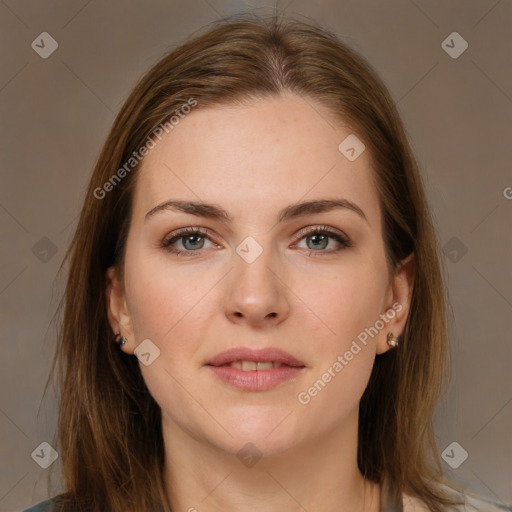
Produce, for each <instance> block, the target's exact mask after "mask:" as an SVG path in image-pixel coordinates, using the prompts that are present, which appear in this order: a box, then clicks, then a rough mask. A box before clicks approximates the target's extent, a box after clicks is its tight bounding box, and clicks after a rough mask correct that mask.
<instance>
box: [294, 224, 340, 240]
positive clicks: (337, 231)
mask: <svg viewBox="0 0 512 512" xmlns="http://www.w3.org/2000/svg"><path fill="white" fill-rule="evenodd" d="M317 231H318V232H325V233H328V234H336V235H338V236H340V237H341V238H343V239H344V240H346V241H347V242H349V241H350V238H349V237H348V236H347V235H346V234H345V233H344V232H343V231H341V229H337V228H333V227H332V226H325V225H319V224H312V225H310V226H305V227H303V228H301V229H300V230H299V231H297V233H296V234H295V238H296V239H301V238H302V237H304V236H305V235H308V234H310V233H311V232H317Z"/></svg>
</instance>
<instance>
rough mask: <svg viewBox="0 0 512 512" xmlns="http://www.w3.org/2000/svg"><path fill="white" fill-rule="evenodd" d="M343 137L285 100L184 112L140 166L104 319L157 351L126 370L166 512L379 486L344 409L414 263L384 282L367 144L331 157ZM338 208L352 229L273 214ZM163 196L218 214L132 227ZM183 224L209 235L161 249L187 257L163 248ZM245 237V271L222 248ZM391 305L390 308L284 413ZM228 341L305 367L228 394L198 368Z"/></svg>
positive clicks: (313, 502) (362, 503) (349, 495)
mask: <svg viewBox="0 0 512 512" xmlns="http://www.w3.org/2000/svg"><path fill="white" fill-rule="evenodd" d="M313 107H314V108H313ZM324 113H325V112H324ZM350 133H351V131H350V130H349V129H348V128H347V127H345V126H343V125H342V124H341V123H339V125H336V126H334V125H333V124H332V122H327V117H326V115H323V114H322V108H321V107H320V105H318V104H315V102H314V101H313V100H311V99H308V100H307V101H305V99H302V98H300V97H299V96H296V95H294V94H291V93H289V94H285V95H283V96H281V97H279V98H272V99H264V100H263V99H259V100H253V101H252V102H251V103H250V104H248V105H245V106H240V105H238V106H215V107H208V108H204V109H197V110H193V111H192V112H191V113H190V114H188V115H187V116H186V117H185V118H184V119H183V120H182V121H181V122H180V124H179V125H178V126H177V127H175V129H174V130H173V131H172V132H171V133H170V134H169V135H167V136H166V137H165V138H164V139H163V140H162V141H161V142H159V143H158V144H157V146H156V147H155V148H154V149H152V151H151V152H150V153H149V155H148V156H147V157H146V158H145V160H144V162H143V166H142V169H141V171H140V175H139V177H138V182H137V185H136V188H135V193H134V198H133V201H134V202H133V212H132V218H131V226H130V230H129V234H128V239H127V247H126V259H125V266H124V281H123V282H122V281H121V279H120V278H119V274H118V273H117V272H116V269H115V268H113V267H112V268H110V269H108V271H107V274H106V278H107V284H108V286H107V295H108V305H109V319H110V323H111V326H112V329H113V330H114V331H115V332H116V331H119V332H121V333H122V335H123V336H125V337H126V338H127V343H126V345H124V346H123V347H122V349H123V350H124V351H125V352H127V353H130V354H133V353H134V350H135V348H136V347H137V345H139V344H140V343H141V342H142V341H143V340H145V339H147V338H149V339H150V340H151V341H152V342H153V343H154V344H155V345H156V346H157V347H158V348H159V350H160V356H159V357H158V358H156V359H155V360H154V362H153V363H152V364H150V365H149V366H144V365H142V364H141V363H139V364H141V370H142V372H143V376H144V379H145V381H146V383H147V386H148V388H149V390H150V392H151V394H152V395H153V397H154V398H155V400H156V402H157V403H158V404H159V406H160V407H161V409H162V417H163V419H162V428H163V435H164V442H165V451H166V472H165V479H166V485H167V493H168V496H169V503H170V505H171V506H172V507H173V510H183V511H186V510H194V508H195V509H196V510H198V511H200V512H203V511H218V510H223V511H235V510H236V511H238V512H240V511H242V512H245V511H265V512H269V511H270V512H273V511H276V512H277V511H282V510H288V511H299V510H300V511H303V510H304V508H305V509H307V510H308V511H310V512H314V511H334V510H336V511H337V512H339V511H347V512H348V511H351V512H357V511H363V510H365V511H377V510H379V505H380V503H379V499H380V498H379V493H380V488H379V487H378V486H377V485H376V484H373V483H371V482H369V481H366V480H365V479H364V478H363V477H362V475H361V474H360V472H359V470H358V468H357V462H356V454H357V425H358V404H359V401H360V399H361V396H362V394H363V392H364V390H365V387H366V385H367V383H368V379H369V376H370V373H371V369H372V365H373V362H374V359H375V357H376V355H377V354H381V353H383V352H385V351H387V350H389V349H390V347H389V346H388V344H387V340H386V336H387V334H388V333H389V332H392V333H394V334H395V336H398V335H400V334H401V333H402V331H403V329H404V325H405V322H406V319H407V314H408V311H409V300H410V295H411V291H412V282H413V279H412V275H413V272H412V266H411V261H412V260H407V261H405V262H403V263H404V264H403V265H401V266H399V268H398V269H397V270H396V272H395V273H394V274H393V275H390V274H389V272H388V269H387V266H386V259H385V248H384V242H383V237H382V224H381V220H382V219H381V212H380V208H379V203H378V193H377V190H376V188H375V186H374V184H373V181H372V169H371V165H372V164H371V156H370V154H369V151H368V150H366V151H364V152H363V153H362V154H361V155H360V156H359V157H358V158H357V159H356V160H355V161H353V162H351V161H349V160H348V159H347V158H345V156H344V155H342V154H341V153H340V152H339V150H338V145H339V144H340V142H341V141H342V140H343V139H345V137H346V136H347V135H349V134H350ZM341 198H343V199H347V200H349V201H351V202H353V203H356V204H357V205H358V206H359V207H360V208H361V209H362V210H363V212H364V214H365V216H366V219H367V221H365V220H364V219H363V218H361V217H360V216H359V215H357V214H356V213H355V212H354V211H352V210H350V209H347V208H342V209H334V210H331V211H326V212H320V213H310V214H308V215H305V216H303V217H299V218H294V219H290V220H286V221H283V222H278V221H277V216H278V213H279V211H280V210H281V209H282V208H284V207H286V206H288V205H291V204H294V203H297V202H298V201H309V200H314V199H341ZM170 199H180V200H191V201H198V200H202V201H205V202H208V203H214V204H215V205H218V206H221V207H223V208H224V209H225V210H227V211H228V212H229V213H230V215H232V217H233V220H232V221H231V222H227V221H221V220H217V219H208V218H204V217H197V216H195V215H192V214H189V213H183V212H179V211H177V210H173V209H168V210H164V211H161V212H159V213H157V214H155V215H153V216H151V217H150V218H149V219H147V220H145V215H146V213H147V212H148V211H150V210H151V209H152V208H154V207H155V206H156V205H158V204H160V203H162V202H165V201H167V200H170ZM306 226H329V227H331V228H334V229H335V230H341V231H342V232H343V233H344V234H345V235H346V236H348V238H349V239H350V241H351V242H352V243H353V246H352V247H343V246H342V245H341V244H338V243H337V242H336V240H335V239H332V238H329V239H327V241H325V242H323V244H322V243H318V242H317V245H316V246H315V244H314V243H312V242H314V240H312V239H311V236H310V237H307V236H306V237H304V236H303V237H302V238H300V239H298V238H297V236H296V234H297V233H298V232H299V230H300V229H302V228H304V227H306ZM186 227H202V228H208V229H209V230H210V233H211V234H212V237H211V241H210V240H209V239H208V238H205V239H202V238H200V239H199V243H198V240H197V239H196V240H195V245H194V244H189V245H188V246H185V247H184V246H183V242H184V241H185V239H183V238H182V239H181V240H178V241H176V242H175V243H174V247H177V248H178V249H180V250H182V251H187V250H188V252H189V253H191V252H193V253H194V254H193V255H192V256H191V257H187V256H178V255H175V254H173V253H172V252H169V249H168V248H167V249H166V248H164V247H162V242H163V241H164V240H165V239H166V238H169V234H171V233H172V232H173V231H176V230H177V229H180V228H186ZM247 236H252V237H253V238H254V239H255V240H256V241H257V242H258V243H259V244H260V246H261V247H262V248H263V252H262V253H261V255H260V256H259V257H258V258H256V260H255V261H254V262H252V263H247V262H246V261H245V260H244V259H242V258H241V257H240V256H239V255H238V254H237V252H236V248H237V246H238V245H239V244H240V243H241V242H242V241H243V240H244V239H245V238H246V237H247ZM313 238H314V237H313ZM201 244H204V245H201ZM195 247H199V249H195V250H194V248H195ZM201 247H202V248H201ZM317 247H318V248H317ZM336 248H338V249H339V250H338V251H333V249H336ZM329 251H331V252H329ZM394 303H398V304H400V305H401V306H402V307H401V310H400V312H398V313H396V314H395V315H394V318H392V319H390V320H389V321H388V322H387V324H386V325H385V327H384V328H383V329H382V330H380V331H379V333H378V335H377V336H374V337H373V338H372V337H369V338H368V343H367V345H366V346H364V345H362V344H360V345H361V347H362V349H361V351H360V352H359V353H358V354H357V355H355V356H354V358H353V359H352V360H351V361H349V362H348V364H347V365H346V366H345V367H344V368H343V370H342V371H341V372H339V373H338V374H336V377H335V378H332V380H331V381H330V382H329V383H328V384H327V385H326V386H325V387H324V388H323V389H322V390H321V392H319V393H318V394H317V395H316V396H315V397H313V398H312V399H311V401H310V402H309V403H308V404H307V405H304V404H301V403H299V401H298V399H297V396H298V394H299V393H300V392H303V391H307V390H308V388H309V387H310V386H311V385H312V384H313V383H314V382H315V381H317V380H318V379H319V378H321V376H322V374H324V373H325V372H326V371H327V369H328V368H329V367H332V365H333V363H334V362H335V361H336V360H337V357H338V356H339V355H343V354H344V353H345V352H346V351H347V350H349V348H350V346H351V343H352V342H353V340H355V339H356V337H357V335H358V334H359V333H361V332H362V331H364V329H365V328H368V327H370V326H373V325H374V324H375V322H376V321H377V320H378V319H379V315H381V314H383V313H385V312H386V311H387V310H390V309H391V310H392V309H393V308H392V305H393V304H394ZM239 346H248V347H251V348H262V347H268V346H273V347H278V348H280V349H282V350H284V351H286V352H289V353H290V354H292V355H294V356H295V357H296V358H298V359H299V360H301V361H302V362H303V363H304V364H305V366H306V368H305V370H303V371H302V373H301V374H300V375H299V376H298V377H297V378H296V379H294V380H291V381H287V382H285V383H282V384H280V385H279V386H278V387H277V388H274V389H272V390H268V391H262V392H251V391H240V390H238V389H235V388H231V387H228V386H227V385H226V384H224V383H223V382H222V381H220V380H219V379H218V378H217V377H216V376H215V375H213V373H212V372H211V370H210V369H209V368H208V367H206V366H205V363H206V362H207V361H208V360H209V358H211V357H212V356H214V355H215V354H217V353H219V352H221V351H223V350H226V349H228V348H233V347H239ZM248 442H250V443H253V444H254V445H255V446H256V447H257V449H258V450H259V452H260V453H261V454H262V458H261V459H260V460H259V461H258V462H257V463H256V464H255V465H254V466H252V467H247V466H245V465H244V464H242V463H241V461H240V460H239V458H238V457H237V456H236V454H237V452H238V451H239V450H240V449H241V448H242V447H243V446H244V445H246V443H248ZM192 507H194V508H192Z"/></svg>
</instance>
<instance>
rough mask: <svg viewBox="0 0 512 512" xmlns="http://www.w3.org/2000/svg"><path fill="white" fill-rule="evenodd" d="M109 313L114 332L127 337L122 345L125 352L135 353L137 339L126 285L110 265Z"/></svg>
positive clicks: (107, 293) (107, 274)
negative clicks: (134, 334)
mask: <svg viewBox="0 0 512 512" xmlns="http://www.w3.org/2000/svg"><path fill="white" fill-rule="evenodd" d="M105 279H106V301H107V315H108V321H109V323H110V327H112V330H113V331H114V333H121V336H124V337H125V338H126V343H125V344H124V345H123V346H122V347H121V350H123V352H126V353H128V354H133V351H134V349H135V340H134V337H133V326H132V319H131V316H130V313H129V311H128V306H127V304H126V300H125V296H124V285H123V282H122V280H121V279H120V278H119V273H118V271H117V269H116V268H115V267H113V266H112V267H109V268H108V269H107V271H106V272H105Z"/></svg>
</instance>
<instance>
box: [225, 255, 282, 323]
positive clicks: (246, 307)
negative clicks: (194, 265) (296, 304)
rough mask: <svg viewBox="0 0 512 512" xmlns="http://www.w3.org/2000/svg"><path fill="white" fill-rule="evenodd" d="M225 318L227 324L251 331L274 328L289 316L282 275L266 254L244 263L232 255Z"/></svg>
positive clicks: (241, 259)
mask: <svg viewBox="0 0 512 512" xmlns="http://www.w3.org/2000/svg"><path fill="white" fill-rule="evenodd" d="M233 260H234V261H233V264H234V269H233V270H232V271H231V272H230V274H229V275H230V277H229V278H230V281H229V285H228V286H229V290H228V294H227V300H226V304H225V307H226V315H227V316H228V318H229V319H230V321H232V322H234V323H238V324H246V325H248V326H250V327H253V328H265V327H270V326H275V325H278V324H280V323H281V322H283V321H284V320H285V319H286V318H287V317H288V315H289V313H290V302H289V290H288V288H287V286H286V284H285V283H286V279H285V276H284V272H283V270H282V269H280V266H279V264H278V262H277V261H276V259H275V258H273V256H272V254H271V251H270V250H267V249H265V250H263V252H262V253H261V254H260V255H259V256H258V258H257V259H256V260H255V261H252V262H251V263H248V262H247V261H245V260H244V259H243V258H242V257H240V256H239V255H238V254H237V253H234V254H233Z"/></svg>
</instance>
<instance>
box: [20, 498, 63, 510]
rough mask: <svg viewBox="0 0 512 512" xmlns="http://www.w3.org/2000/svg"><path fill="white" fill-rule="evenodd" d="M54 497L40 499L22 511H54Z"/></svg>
mask: <svg viewBox="0 0 512 512" xmlns="http://www.w3.org/2000/svg"><path fill="white" fill-rule="evenodd" d="M55 501H56V498H51V499H49V500H45V501H41V502H40V503H37V504H36V505H33V506H32V507H30V508H27V509H25V510H23V511H22V512H54V511H55Z"/></svg>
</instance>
